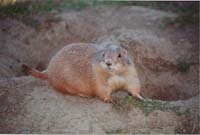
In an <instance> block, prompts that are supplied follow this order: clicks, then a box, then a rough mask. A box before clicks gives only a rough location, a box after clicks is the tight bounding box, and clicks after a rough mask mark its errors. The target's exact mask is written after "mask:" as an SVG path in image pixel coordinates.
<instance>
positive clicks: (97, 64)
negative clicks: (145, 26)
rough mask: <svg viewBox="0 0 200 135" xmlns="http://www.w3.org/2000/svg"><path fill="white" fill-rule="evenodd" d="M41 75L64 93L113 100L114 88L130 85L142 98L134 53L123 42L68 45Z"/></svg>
mask: <svg viewBox="0 0 200 135" xmlns="http://www.w3.org/2000/svg"><path fill="white" fill-rule="evenodd" d="M25 67H26V68H25V69H27V70H26V72H28V73H29V74H31V75H33V76H35V77H39V78H41V76H38V74H39V71H36V70H34V69H32V68H29V67H28V66H25ZM27 67H28V68H27ZM36 74H37V75H36ZM40 75H42V79H48V82H49V83H50V84H51V85H52V86H53V87H54V88H55V89H56V90H58V91H60V92H63V93H69V94H73V95H79V96H83V97H93V96H96V97H99V98H100V99H102V100H104V101H110V100H111V93H112V92H113V91H115V90H118V89H126V90H127V91H129V92H130V93H131V94H132V95H133V96H134V97H138V98H140V99H141V98H142V97H141V96H140V82H139V79H138V75H137V71H136V69H135V66H134V64H133V60H132V58H131V55H130V54H129V52H128V51H127V49H125V48H124V47H122V46H119V45H113V44H108V45H106V46H103V47H102V46H99V45H96V44H86V43H85V44H84V43H77V44H70V45H67V46H65V47H64V48H63V49H61V50H60V51H59V52H58V53H57V54H56V55H55V56H54V57H53V58H52V59H51V61H50V63H49V66H48V67H47V70H46V73H40ZM46 75H47V76H46Z"/></svg>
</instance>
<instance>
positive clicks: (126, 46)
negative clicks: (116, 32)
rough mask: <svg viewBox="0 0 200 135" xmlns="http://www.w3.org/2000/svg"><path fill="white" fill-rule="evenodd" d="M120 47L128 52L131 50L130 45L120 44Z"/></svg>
mask: <svg viewBox="0 0 200 135" xmlns="http://www.w3.org/2000/svg"><path fill="white" fill-rule="evenodd" d="M120 46H121V47H122V48H123V49H125V50H126V51H129V50H130V47H129V46H128V45H124V44H120Z"/></svg>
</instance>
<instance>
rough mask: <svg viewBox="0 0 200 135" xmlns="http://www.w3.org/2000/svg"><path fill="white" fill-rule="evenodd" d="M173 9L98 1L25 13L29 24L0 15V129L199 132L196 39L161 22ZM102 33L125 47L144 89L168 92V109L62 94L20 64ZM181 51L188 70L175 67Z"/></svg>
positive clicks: (42, 62) (36, 62)
mask: <svg viewBox="0 0 200 135" xmlns="http://www.w3.org/2000/svg"><path fill="white" fill-rule="evenodd" d="M175 17H176V14H173V13H168V12H161V11H157V10H152V9H147V8H141V7H134V6H127V7H126V6H123V7H106V6H99V7H96V8H86V9H83V10H80V11H72V10H69V11H63V12H61V13H60V12H56V11H53V12H52V13H49V14H45V15H35V16H31V18H32V19H33V20H34V21H36V22H37V25H36V26H35V25H33V24H30V23H27V22H26V21H19V20H17V19H14V18H3V19H1V20H0V26H1V27H0V28H1V30H0V47H1V50H0V56H1V57H0V76H1V77H0V102H1V106H0V113H1V115H0V132H1V133H199V127H200V124H199V82H198V74H199V70H198V67H199V63H198V62H199V59H198V53H199V52H198V49H197V48H198V43H197V42H191V41H190V37H188V35H189V34H187V30H185V32H186V33H183V32H182V29H177V28H176V27H173V26H167V25H165V22H164V20H166V19H174V18H175ZM33 26H34V27H33ZM190 34H191V32H190ZM195 37H196V38H198V36H195ZM193 38H194V37H193ZM196 38H194V39H195V41H196ZM104 41H112V42H117V43H119V42H120V43H123V44H125V45H128V46H129V47H130V48H131V51H132V52H133V58H134V63H135V64H136V67H137V70H138V73H139V77H140V81H141V85H142V94H143V96H144V97H148V98H154V99H161V100H168V101H167V103H169V104H170V106H171V109H166V110H162V109H156V110H154V111H153V112H151V113H150V114H149V115H148V116H146V115H145V114H144V112H143V111H142V110H141V108H138V107H136V106H133V107H131V108H129V109H128V110H124V111H118V110H117V109H116V108H114V107H113V104H112V103H104V102H102V101H100V100H98V99H95V98H92V99H87V98H81V97H75V96H69V95H62V94H61V93H58V92H56V91H54V90H53V88H51V86H49V85H48V83H47V82H45V81H41V80H39V79H34V78H33V77H27V76H25V75H24V73H23V72H22V71H21V63H27V64H28V65H30V66H32V67H35V68H37V69H39V70H43V69H45V67H46V66H47V65H48V62H49V60H50V58H51V57H52V56H53V55H54V54H55V53H56V52H57V51H58V50H59V49H60V48H62V47H63V46H64V45H66V44H68V43H72V42H92V43H98V44H101V43H103V42H104ZM180 58H181V59H184V60H185V61H187V62H189V63H191V65H190V68H189V70H188V71H187V72H184V73H182V72H180V71H179V70H178V67H177V65H178V59H180ZM123 94H124V93H122V94H119V97H120V98H122V97H123ZM125 94H126V93H125ZM172 108H173V109H172ZM188 121H189V122H188Z"/></svg>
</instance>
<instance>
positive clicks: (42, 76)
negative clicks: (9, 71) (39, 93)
mask: <svg viewBox="0 0 200 135" xmlns="http://www.w3.org/2000/svg"><path fill="white" fill-rule="evenodd" d="M22 69H23V71H24V72H25V73H27V74H30V75H32V76H34V77H36V78H40V79H42V80H46V79H48V75H47V73H46V72H40V71H38V70H36V69H33V68H31V67H29V66H27V65H25V64H22Z"/></svg>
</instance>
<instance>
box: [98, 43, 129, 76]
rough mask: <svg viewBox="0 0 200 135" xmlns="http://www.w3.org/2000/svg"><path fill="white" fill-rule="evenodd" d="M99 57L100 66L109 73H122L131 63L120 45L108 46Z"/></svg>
mask: <svg viewBox="0 0 200 135" xmlns="http://www.w3.org/2000/svg"><path fill="white" fill-rule="evenodd" d="M100 55H101V57H100V66H101V67H102V68H103V69H104V70H106V71H108V72H110V73H123V72H125V71H127V68H128V66H129V65H131V63H132V61H131V58H130V55H129V53H128V50H126V49H125V48H124V47H122V46H120V45H116V44H109V45H107V46H105V47H104V49H103V51H102V52H101V54H100Z"/></svg>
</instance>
